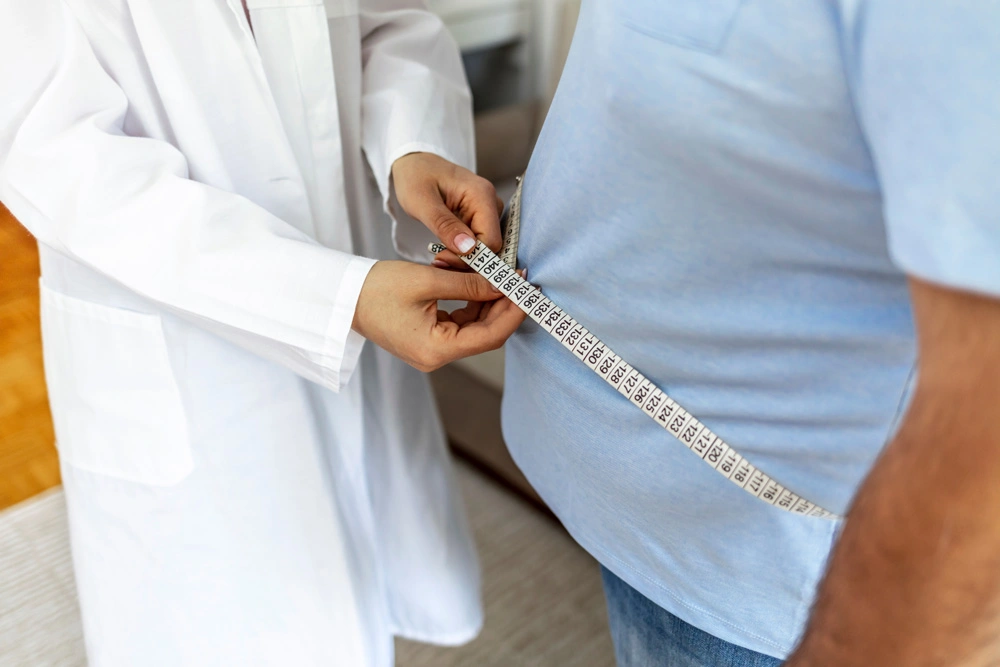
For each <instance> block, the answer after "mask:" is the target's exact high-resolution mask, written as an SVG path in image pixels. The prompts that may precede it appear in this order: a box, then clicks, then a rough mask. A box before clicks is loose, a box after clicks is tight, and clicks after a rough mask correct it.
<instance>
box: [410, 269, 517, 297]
mask: <svg viewBox="0 0 1000 667" xmlns="http://www.w3.org/2000/svg"><path fill="white" fill-rule="evenodd" d="M424 296H425V297H426V298H427V299H436V300H440V299H449V300H454V301H495V300H496V299H499V298H500V297H502V296H503V294H502V293H501V292H500V290H498V289H497V288H495V287H493V285H491V284H490V283H489V282H488V281H487V280H486V279H485V278H483V277H482V276H481V275H479V274H478V273H473V272H471V271H468V272H458V271H435V272H434V275H433V277H432V280H431V281H429V283H428V285H427V287H426V292H425V294H424Z"/></svg>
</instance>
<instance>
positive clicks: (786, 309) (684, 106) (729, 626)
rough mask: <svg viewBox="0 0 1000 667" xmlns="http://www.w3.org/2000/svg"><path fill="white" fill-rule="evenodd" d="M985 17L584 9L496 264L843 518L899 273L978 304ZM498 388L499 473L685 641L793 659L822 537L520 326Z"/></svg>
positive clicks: (926, 8)
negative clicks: (509, 476)
mask: <svg viewBox="0 0 1000 667" xmlns="http://www.w3.org/2000/svg"><path fill="white" fill-rule="evenodd" d="M998 26H1000V2H992V1H991V2H985V1H973V0H968V1H966V0H956V1H949V2H941V0H867V1H866V0H648V1H638V2H637V1H630V0H584V3H583V10H582V15H581V17H580V21H579V24H578V27H577V31H576V36H575V39H574V43H573V47H572V50H571V54H570V56H569V59H568V62H567V63H566V68H565V71H564V74H563V78H562V81H561V83H560V85H559V89H558V92H557V94H556V98H555V101H554V103H553V105H552V108H551V111H550V113H549V116H548V119H547V120H546V123H545V127H544V130H543V132H542V134H541V138H540V140H539V142H538V145H537V147H536V149H535V153H534V155H533V157H532V160H531V164H530V167H529V169H528V173H527V177H526V180H525V185H524V196H523V202H522V206H523V208H522V228H521V245H520V253H519V264H520V265H521V266H526V267H528V270H529V279H530V280H531V281H532V282H534V283H536V284H538V285H540V286H541V287H542V289H543V291H544V292H545V293H546V294H547V295H548V296H549V297H550V298H552V299H553V300H554V301H555V302H556V303H557V304H558V305H560V306H562V307H563V308H564V309H565V310H566V311H568V312H569V313H570V314H571V315H573V316H574V317H576V318H577V319H578V320H579V321H580V322H581V323H582V324H583V325H584V326H586V327H587V328H589V329H590V330H591V331H592V332H593V333H595V334H596V335H597V336H599V337H600V338H602V339H603V340H604V341H605V342H606V343H608V344H609V345H610V346H611V347H612V348H613V349H614V350H615V351H616V352H618V353H619V354H621V355H622V356H623V357H624V358H625V359H626V360H627V361H629V362H630V363H631V364H633V365H634V366H635V367H636V368H638V369H639V370H640V371H641V372H643V373H645V374H646V375H647V376H648V377H650V378H651V379H652V380H653V381H655V382H656V383H657V384H658V385H659V386H660V387H661V388H663V389H664V390H665V391H667V393H669V394H670V395H671V396H673V397H674V398H675V399H676V400H677V401H678V402H679V403H680V404H681V405H683V406H684V407H686V408H687V409H688V410H690V411H691V412H692V413H693V414H694V415H695V416H696V417H698V418H699V419H700V420H701V421H703V422H704V423H705V424H707V425H708V426H709V427H710V428H712V429H713V430H714V431H715V432H716V433H718V434H719V435H720V436H722V437H723V438H724V439H725V440H726V441H728V442H729V443H730V444H731V445H733V446H734V447H735V448H736V449H737V450H738V451H740V452H741V453H742V454H744V455H745V456H747V457H748V458H749V459H750V460H751V462H752V463H754V464H755V465H757V466H759V467H760V468H762V469H763V471H764V472H765V473H767V474H768V475H771V476H772V477H774V478H776V479H777V480H778V481H780V482H782V483H784V484H786V485H787V486H789V487H790V488H792V489H793V490H795V491H796V492H798V493H800V494H802V495H804V496H806V497H807V498H809V499H810V500H813V501H815V502H818V503H820V504H821V505H823V506H824V507H827V508H828V509H831V510H833V511H835V512H838V513H843V512H844V511H845V510H846V508H847V506H848V504H849V502H850V500H851V498H852V496H853V494H854V493H855V491H856V489H857V488H858V485H859V483H860V482H861V481H862V480H863V479H864V477H865V475H866V474H867V472H868V470H869V469H870V467H871V465H872V463H873V461H874V459H875V458H876V456H877V455H878V453H879V451H880V450H881V448H882V447H883V445H884V444H885V443H886V440H887V438H889V437H890V436H891V434H892V431H893V429H894V425H895V424H896V423H897V421H898V418H899V415H900V413H901V411H903V410H905V407H906V401H907V391H908V387H909V386H910V385H911V384H912V378H913V375H914V372H915V365H916V360H915V343H914V328H913V318H912V314H911V310H910V301H909V295H908V291H907V282H906V275H905V274H911V275H916V276H920V277H923V278H925V279H928V280H931V281H935V282H938V283H942V284H945V285H950V286H955V287H959V288H964V289H969V290H974V291H979V292H984V293H988V294H998V293H1000V38H998V37H997V35H998V32H997V31H998ZM506 388H507V391H506V396H505V399H504V408H503V420H504V433H505V436H506V439H507V442H508V444H509V445H510V448H511V450H512V453H513V455H514V458H515V459H516V460H517V462H518V464H519V465H520V466H521V468H522V469H523V470H524V471H525V473H526V474H527V476H528V478H529V479H530V480H531V482H532V483H533V484H534V485H535V487H536V488H537V489H538V491H539V493H540V494H541V495H542V496H543V497H544V499H545V500H546V502H548V503H549V505H550V506H551V507H552V509H553V510H554V511H555V512H556V514H557V515H558V516H559V518H560V519H561V520H562V521H563V522H564V524H565V525H566V527H567V528H568V529H569V531H570V532H571V533H572V534H573V536H574V537H575V538H576V539H577V540H578V541H579V542H580V543H581V544H582V545H583V546H584V547H585V548H586V549H587V550H589V551H590V552H591V553H592V554H593V555H594V556H595V557H596V558H597V559H598V560H600V561H601V562H602V563H603V564H604V565H606V566H607V567H608V568H610V569H611V570H612V571H613V572H614V573H615V574H617V575H618V576H619V577H621V578H623V579H624V580H625V581H626V582H628V583H629V584H631V585H632V586H634V587H635V588H637V589H638V590H639V591H641V592H642V593H643V594H644V595H646V596H647V597H649V598H651V599H652V600H654V601H655V602H656V603H658V604H659V605H661V606H663V607H664V608H666V609H667V610H669V611H670V612H672V613H674V614H676V615H678V616H680V617H681V618H683V619H684V620H686V621H688V622H690V623H692V624H694V625H696V626H698V627H700V628H702V629H703V630H705V631H708V632H710V633H712V634H715V635H717V636H718V637H721V638H722V639H725V640H728V641H730V642H734V643H736V644H740V645H743V646H745V647H748V648H751V649H755V650H757V651H761V652H764V653H768V654H771V655H774V656H778V657H784V656H786V655H787V654H788V653H789V651H790V650H791V648H792V647H793V646H794V643H795V641H796V640H797V638H798V636H799V634H800V633H801V631H802V629H803V624H804V622H805V620H806V619H807V616H808V613H809V606H810V604H811V602H812V599H813V596H814V592H815V588H816V585H817V583H818V581H819V578H820V577H821V575H822V572H823V569H824V565H825V561H826V559H827V556H828V554H829V551H830V547H831V544H832V541H833V539H834V537H835V533H836V530H837V526H836V525H835V524H834V523H833V522H830V521H825V520H820V519H812V518H804V517H800V516H793V515H790V514H788V513H786V512H783V511H781V510H779V509H775V508H773V507H771V506H768V505H766V504H765V503H763V502H761V501H759V500H756V499H754V498H752V497H751V496H749V495H748V494H747V493H746V492H744V491H742V490H740V489H738V488H737V487H736V486H734V485H733V484H731V483H729V482H727V481H725V480H724V479H723V478H721V477H720V476H719V475H718V473H716V472H714V471H713V470H711V469H710V468H709V467H708V466H706V465H705V464H704V463H703V462H702V461H700V460H699V459H698V458H697V457H696V456H695V455H694V454H692V453H691V452H690V451H689V450H687V449H686V448H685V447H683V446H682V445H680V444H679V443H678V442H676V441H675V440H674V439H673V438H672V437H671V436H669V434H667V433H666V432H665V431H663V430H662V429H660V428H659V427H657V425H656V424H654V423H653V422H652V421H651V420H650V419H648V418H647V417H646V416H645V415H643V414H642V413H641V411H639V410H638V409H636V407H635V406H633V405H631V404H630V403H629V402H628V401H627V400H626V399H624V398H623V397H622V396H620V395H619V394H617V393H616V392H615V390H614V389H612V388H611V387H609V386H607V385H606V384H605V383H604V382H603V381H602V380H601V379H600V378H598V377H597V376H596V375H594V374H593V373H592V372H591V371H590V370H588V369H587V368H586V367H585V366H584V365H583V364H581V363H580V362H579V361H578V360H576V359H575V358H574V357H573V356H572V355H571V354H570V353H568V352H567V351H566V350H564V349H563V348H562V347H561V346H560V345H559V344H558V343H557V342H555V341H554V340H553V339H552V338H551V337H550V336H549V335H548V334H547V333H545V331H543V330H542V329H541V328H540V327H538V326H537V325H535V324H533V323H531V322H528V323H527V324H525V326H524V327H522V329H521V330H520V332H519V333H518V334H517V335H516V336H515V337H514V338H513V339H512V340H511V341H510V343H509V345H508V364H507V378H506ZM928 493H947V490H946V489H928Z"/></svg>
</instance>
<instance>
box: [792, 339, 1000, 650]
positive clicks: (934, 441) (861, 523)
mask: <svg viewBox="0 0 1000 667" xmlns="http://www.w3.org/2000/svg"><path fill="white" fill-rule="evenodd" d="M945 326H947V325H943V327H942V328H944V327H945ZM945 335H946V336H957V337H961V336H962V335H963V334H962V333H961V332H950V333H946V334H945ZM955 342H956V343H958V344H955V345H951V346H949V348H948V349H949V352H948V354H947V355H944V358H942V357H941V355H938V354H935V355H931V356H933V357H934V359H933V361H930V362H929V363H923V359H922V363H921V379H920V382H919V386H918V390H917V393H916V395H915V397H914V401H913V404H912V406H911V409H910V411H909V413H908V415H907V418H906V420H905V422H904V424H903V426H902V428H901V429H900V431H899V433H898V435H897V436H896V438H895V439H894V441H893V442H892V443H891V444H890V445H889V446H888V447H887V449H886V451H885V452H884V454H883V455H882V457H881V458H880V460H879V462H878V463H877V465H876V466H875V468H874V469H873V470H872V473H871V475H870V476H869V478H868V479H867V481H866V482H865V483H864V485H863V487H862V488H861V490H860V491H859V493H858V496H857V499H856V501H855V503H854V506H853V508H852V509H851V511H850V513H849V515H848V519H847V522H846V525H845V527H844V531H843V533H842V536H841V538H840V540H839V542H838V544H837V547H836V549H835V551H834V554H833V557H832V559H831V562H830V566H829V569H828V572H827V576H826V579H825V581H824V582H823V584H822V586H821V588H820V592H819V596H818V599H817V603H816V606H815V608H814V610H813V615H812V618H811V621H810V624H809V627H808V630H807V632H806V635H805V637H804V639H803V641H802V644H801V645H800V647H799V649H798V650H797V651H796V653H795V654H794V656H793V657H792V658H791V659H790V660H789V662H788V666H789V667H820V666H822V667H827V666H830V667H832V666H834V665H835V666H837V667H851V666H854V665H857V666H858V667H862V666H864V667H869V666H871V665H887V666H888V665H901V666H902V665H905V666H907V667H924V666H927V667H930V666H931V665H948V666H949V667H953V666H957V665H960V666H962V667H972V666H978V665H995V664H997V663H998V661H1000V512H998V511H997V508H998V507H1000V419H997V417H996V407H997V401H998V399H1000V381H998V373H997V372H996V370H995V365H994V364H993V363H992V362H993V361H994V360H993V359H991V358H990V357H991V356H992V354H993V352H995V349H996V343H995V342H992V341H983V340H980V341H973V342H971V344H961V343H962V341H955ZM984 350H985V351H986V352H987V353H986V354H985V355H984V354H983V351H984ZM984 356H985V358H983V357H984Z"/></svg>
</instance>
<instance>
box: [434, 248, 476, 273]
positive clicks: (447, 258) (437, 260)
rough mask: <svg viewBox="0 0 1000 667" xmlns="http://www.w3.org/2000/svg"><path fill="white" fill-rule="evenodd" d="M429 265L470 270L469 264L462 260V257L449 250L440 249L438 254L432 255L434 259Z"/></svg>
mask: <svg viewBox="0 0 1000 667" xmlns="http://www.w3.org/2000/svg"><path fill="white" fill-rule="evenodd" d="M431 265H433V266H436V267H437V268H439V269H455V270H458V271H471V270H472V269H470V268H469V265H468V264H466V263H465V262H463V261H462V258H461V257H459V256H458V255H456V254H455V253H453V252H452V251H451V250H442V251H441V252H439V253H438V254H436V255H434V260H433V261H432V262H431Z"/></svg>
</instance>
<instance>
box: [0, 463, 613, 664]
mask: <svg viewBox="0 0 1000 667" xmlns="http://www.w3.org/2000/svg"><path fill="white" fill-rule="evenodd" d="M458 476H459V480H460V482H461V486H462V492H463V494H464V496H465V500H466V503H467V504H468V513H469V519H470V521H471V522H472V526H473V531H474V533H475V536H476V542H477V544H478V546H479V553H480V558H481V560H482V566H483V597H484V601H485V605H486V625H485V627H484V628H483V632H482V634H480V636H479V637H478V638H477V639H476V640H474V641H472V642H470V643H469V644H467V645H465V646H462V647H458V648H441V647H434V646H428V645H425V644H418V643H416V642H408V641H397V643H396V649H397V658H396V664H397V667H501V666H502V667H564V666H566V667H569V666H572V667H611V666H612V665H613V664H614V659H613V657H612V648H611V640H610V638H609V636H608V630H607V620H606V617H605V610H604V598H603V594H602V592H601V582H600V574H599V572H598V567H597V564H596V563H595V562H594V561H593V559H591V558H590V556H588V555H587V554H586V553H585V552H584V551H583V550H582V549H580V548H579V547H578V546H577V545H576V544H575V543H574V542H573V540H572V539H571V538H570V537H569V536H568V535H567V534H566V533H565V531H563V530H562V528H561V527H560V526H559V525H558V524H557V523H556V522H555V521H554V520H552V519H551V518H550V517H548V516H546V515H544V514H542V513H541V512H539V511H538V510H537V509H535V508H534V507H533V506H531V505H530V504H528V503H526V502H524V501H523V500H521V499H520V497H518V496H515V495H514V494H512V493H510V492H509V491H508V490H507V489H505V488H503V487H501V486H499V485H498V484H497V483H496V482H494V481H493V480H492V479H490V478H488V477H486V476H484V475H482V474H481V473H480V472H478V471H477V470H475V469H473V468H472V467H470V466H468V465H466V464H464V463H461V462H459V464H458ZM85 665H86V658H85V656H84V650H83V634H82V630H81V627H80V617H79V611H78V609H77V602H76V589H75V585H74V582H73V571H72V566H71V563H70V558H69V545H68V542H67V530H66V506H65V503H64V500H63V494H62V490H61V489H60V488H55V489H52V490H51V491H48V492H46V493H44V494H41V495H39V496H36V497H34V498H32V499H30V500H28V501H25V502H23V503H21V504H19V505H16V506H14V507H12V508H10V509H8V510H6V511H4V512H2V513H0V667H84V666H85ZM178 667H182V666H178Z"/></svg>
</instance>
